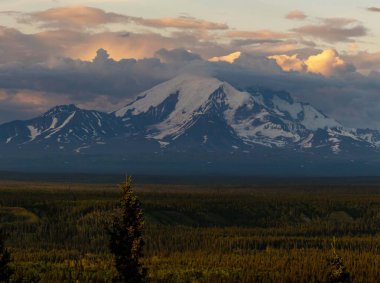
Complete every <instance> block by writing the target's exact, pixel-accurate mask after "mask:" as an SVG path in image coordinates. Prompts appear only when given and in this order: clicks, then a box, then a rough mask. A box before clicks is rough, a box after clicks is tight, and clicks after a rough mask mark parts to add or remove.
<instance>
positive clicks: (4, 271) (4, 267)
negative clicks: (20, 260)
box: [0, 230, 13, 282]
mask: <svg viewBox="0 0 380 283" xmlns="http://www.w3.org/2000/svg"><path fill="white" fill-rule="evenodd" d="M4 242H5V234H4V232H3V231H2V230H0V282H9V280H10V277H11V276H12V274H13V270H12V268H11V267H10V266H9V264H10V262H11V254H10V253H9V251H8V250H7V249H6V248H5V243H4Z"/></svg>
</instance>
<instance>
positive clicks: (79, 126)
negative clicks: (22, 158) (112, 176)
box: [0, 105, 124, 146]
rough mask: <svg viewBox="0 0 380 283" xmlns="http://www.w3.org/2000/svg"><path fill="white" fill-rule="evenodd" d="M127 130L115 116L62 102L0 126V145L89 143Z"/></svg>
mask: <svg viewBox="0 0 380 283" xmlns="http://www.w3.org/2000/svg"><path fill="white" fill-rule="evenodd" d="M123 132H124V127H123V125H121V123H120V121H119V119H117V118H115V117H114V116H113V115H110V114H107V113H102V112H98V111H91V110H83V109H79V108H78V107H76V106H75V105H61V106H56V107H54V108H52V109H50V110H49V111H48V112H46V113H44V114H43V115H41V116H39V117H37V118H34V119H31V120H26V121H14V122H10V123H6V124H3V125H0V144H3V145H4V144H6V145H17V146H27V145H29V144H41V145H42V146H44V145H50V146H51V145H59V146H64V145H68V146H76V145H78V144H83V145H87V144H90V143H94V142H99V143H101V142H104V140H106V139H109V138H112V137H115V136H118V135H119V134H120V133H123Z"/></svg>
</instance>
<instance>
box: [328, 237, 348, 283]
mask: <svg viewBox="0 0 380 283" xmlns="http://www.w3.org/2000/svg"><path fill="white" fill-rule="evenodd" d="M332 253H333V255H332V257H331V258H330V260H329V266H328V267H329V270H328V274H327V282H328V283H349V282H350V273H349V272H348V270H347V268H346V267H345V266H344V264H343V260H342V258H341V257H340V256H339V255H338V254H337V253H336V241H335V237H334V239H333V243H332Z"/></svg>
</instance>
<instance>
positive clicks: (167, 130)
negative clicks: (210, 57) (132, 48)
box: [115, 75, 378, 153]
mask: <svg viewBox="0 0 380 283" xmlns="http://www.w3.org/2000/svg"><path fill="white" fill-rule="evenodd" d="M115 116H116V117H119V118H121V119H122V120H123V121H124V122H125V123H126V125H127V126H128V127H129V129H130V130H131V131H135V132H138V133H144V135H145V137H146V138H149V139H154V140H157V141H158V142H159V143H160V144H161V145H163V146H170V145H172V144H175V145H176V146H178V145H183V144H184V143H188V142H191V144H193V145H194V144H198V145H202V146H204V145H207V144H212V145H214V146H215V145H217V144H219V145H220V144H222V145H228V146H230V147H232V148H234V149H238V148H240V147H241V148H247V147H250V146H255V145H261V146H266V147H280V148H283V147H292V148H299V149H310V148H313V147H327V148H329V149H330V150H331V151H332V152H334V153H338V152H340V151H341V150H342V147H343V146H344V144H351V143H356V144H360V146H364V147H370V146H377V145H378V136H376V135H371V137H369V136H364V135H360V134H358V133H357V131H356V130H351V129H345V128H344V127H343V126H342V125H341V124H340V123H339V122H337V121H335V120H334V119H331V118H329V117H327V116H326V115H324V114H323V113H322V112H320V111H318V110H317V109H315V108H314V107H313V106H311V105H309V104H306V103H299V102H295V101H293V99H292V98H291V96H290V95H289V94H288V93H286V92H273V91H270V90H259V89H253V88H252V89H248V90H245V91H240V90H238V89H236V88H234V87H233V86H231V85H230V84H228V83H226V82H222V81H220V80H217V79H215V78H208V77H197V76H193V75H182V76H179V77H176V78H174V79H172V80H170V81H167V82H165V83H162V84H160V85H158V86H156V87H154V88H152V89H150V90H148V91H146V92H144V93H142V94H140V95H139V96H138V97H137V99H136V100H135V101H133V102H132V103H129V104H128V105H127V106H125V107H123V108H122V109H120V110H118V111H116V112H115Z"/></svg>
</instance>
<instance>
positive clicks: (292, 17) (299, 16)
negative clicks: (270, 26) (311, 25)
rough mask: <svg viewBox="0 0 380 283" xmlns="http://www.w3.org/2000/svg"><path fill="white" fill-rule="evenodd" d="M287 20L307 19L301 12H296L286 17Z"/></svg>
mask: <svg viewBox="0 0 380 283" xmlns="http://www.w3.org/2000/svg"><path fill="white" fill-rule="evenodd" d="M285 18H286V19H288V20H304V19H306V18H307V16H306V14H305V13H304V12H302V11H299V10H294V11H291V12H289V13H288V14H287V15H286V16H285Z"/></svg>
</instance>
